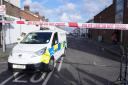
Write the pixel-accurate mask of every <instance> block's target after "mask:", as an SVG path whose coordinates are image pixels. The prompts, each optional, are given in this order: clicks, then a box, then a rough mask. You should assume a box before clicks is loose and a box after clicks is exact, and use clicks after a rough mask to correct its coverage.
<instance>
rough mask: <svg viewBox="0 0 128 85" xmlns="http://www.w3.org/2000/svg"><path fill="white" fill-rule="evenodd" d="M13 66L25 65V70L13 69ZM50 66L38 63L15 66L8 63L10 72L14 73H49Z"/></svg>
mask: <svg viewBox="0 0 128 85" xmlns="http://www.w3.org/2000/svg"><path fill="white" fill-rule="evenodd" d="M13 65H24V66H25V68H24V69H23V68H22V69H21V68H13ZM47 67H48V64H44V63H36V64H14V63H9V62H8V70H9V71H13V72H22V71H25V72H37V71H47Z"/></svg>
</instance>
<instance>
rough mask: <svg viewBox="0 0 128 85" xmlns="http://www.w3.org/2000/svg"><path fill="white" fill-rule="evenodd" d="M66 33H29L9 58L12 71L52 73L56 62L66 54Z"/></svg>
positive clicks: (50, 31) (44, 31)
mask: <svg viewBox="0 0 128 85" xmlns="http://www.w3.org/2000/svg"><path fill="white" fill-rule="evenodd" d="M66 48H67V40H66V32H65V31H57V30H54V31H53V30H40V31H36V32H30V33H28V34H27V35H26V36H25V37H24V39H23V40H21V41H20V42H19V43H18V44H17V45H16V46H14V48H13V50H12V52H11V53H10V55H9V58H8V69H9V70H10V71H14V72H15V71H48V72H50V71H52V70H53V69H54V64H55V62H56V61H57V60H58V59H59V58H60V57H61V56H62V55H64V54H65V50H66Z"/></svg>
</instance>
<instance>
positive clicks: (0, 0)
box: [0, 0, 5, 52]
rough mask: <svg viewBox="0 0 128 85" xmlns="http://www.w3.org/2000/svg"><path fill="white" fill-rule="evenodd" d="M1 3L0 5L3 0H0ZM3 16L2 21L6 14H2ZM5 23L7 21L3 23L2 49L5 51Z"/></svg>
mask: <svg viewBox="0 0 128 85" xmlns="http://www.w3.org/2000/svg"><path fill="white" fill-rule="evenodd" d="M0 2H1V4H0V5H3V0H0ZM1 18H2V21H4V15H1ZM4 25H5V23H2V35H1V36H2V49H3V52H5V30H4Z"/></svg>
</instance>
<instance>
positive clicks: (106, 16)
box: [91, 4, 115, 43]
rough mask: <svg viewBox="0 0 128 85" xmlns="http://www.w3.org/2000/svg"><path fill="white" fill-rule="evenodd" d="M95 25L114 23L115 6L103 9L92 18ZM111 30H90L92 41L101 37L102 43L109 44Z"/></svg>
mask: <svg viewBox="0 0 128 85" xmlns="http://www.w3.org/2000/svg"><path fill="white" fill-rule="evenodd" d="M94 22H95V23H115V4H112V5H110V6H109V7H107V8H105V9H104V10H103V11H102V12H100V13H99V14H97V15H96V16H94ZM112 32H113V30H103V29H102V30H100V29H93V30H91V36H92V39H93V40H98V36H102V39H103V41H105V42H108V43H111V35H112Z"/></svg>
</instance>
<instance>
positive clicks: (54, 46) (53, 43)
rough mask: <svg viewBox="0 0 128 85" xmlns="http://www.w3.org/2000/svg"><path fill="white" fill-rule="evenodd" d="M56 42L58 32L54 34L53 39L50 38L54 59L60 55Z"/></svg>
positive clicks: (57, 42)
mask: <svg viewBox="0 0 128 85" xmlns="http://www.w3.org/2000/svg"><path fill="white" fill-rule="evenodd" d="M58 44H59V41H58V33H57V32H56V33H55V34H54V36H53V40H52V47H53V48H54V58H55V60H57V59H58V58H59V57H60V56H61V54H60V51H59V50H58Z"/></svg>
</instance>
